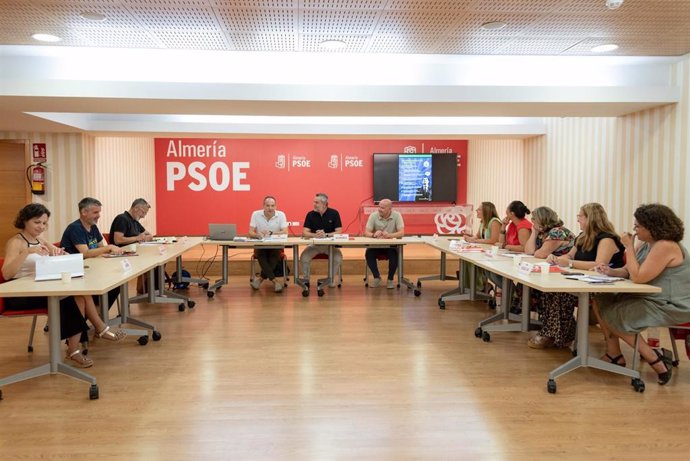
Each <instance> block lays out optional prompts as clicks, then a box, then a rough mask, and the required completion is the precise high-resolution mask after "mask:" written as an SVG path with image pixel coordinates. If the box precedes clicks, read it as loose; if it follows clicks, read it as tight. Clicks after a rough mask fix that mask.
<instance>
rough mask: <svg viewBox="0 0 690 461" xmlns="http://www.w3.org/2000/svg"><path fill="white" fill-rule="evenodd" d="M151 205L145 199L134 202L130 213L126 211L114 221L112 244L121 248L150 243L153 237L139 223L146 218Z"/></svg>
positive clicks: (111, 236)
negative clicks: (133, 244)
mask: <svg viewBox="0 0 690 461" xmlns="http://www.w3.org/2000/svg"><path fill="white" fill-rule="evenodd" d="M150 209H151V205H149V203H148V202H147V201H146V200H144V199H143V198H138V199H136V200H134V201H133V202H132V206H131V207H130V208H129V211H125V212H124V213H121V214H119V215H117V216H115V219H113V223H112V224H111V225H110V243H112V244H114V245H117V246H119V247H122V246H125V245H130V244H132V243H140V242H150V241H151V239H153V235H151V233H150V232H148V231H147V230H146V229H144V226H142V225H141V223H140V222H139V221H140V220H142V219H144V217H146V214H147V213H148V212H149V210H150Z"/></svg>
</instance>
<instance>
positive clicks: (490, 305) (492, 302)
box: [489, 299, 496, 309]
mask: <svg viewBox="0 0 690 461" xmlns="http://www.w3.org/2000/svg"><path fill="white" fill-rule="evenodd" d="M489 307H490V308H491V309H496V301H495V300H493V299H490V300H489Z"/></svg>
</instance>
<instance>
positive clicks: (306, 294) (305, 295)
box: [302, 290, 309, 298]
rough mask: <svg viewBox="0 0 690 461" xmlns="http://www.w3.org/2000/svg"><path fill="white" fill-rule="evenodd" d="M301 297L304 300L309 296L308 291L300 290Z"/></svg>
mask: <svg viewBox="0 0 690 461" xmlns="http://www.w3.org/2000/svg"><path fill="white" fill-rule="evenodd" d="M302 296H303V297H305V298H306V297H307V296H309V290H302Z"/></svg>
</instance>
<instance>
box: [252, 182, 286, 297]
mask: <svg viewBox="0 0 690 461" xmlns="http://www.w3.org/2000/svg"><path fill="white" fill-rule="evenodd" d="M285 233H287V219H286V218H285V213H283V212H282V211H278V210H276V199H275V197H273V196H271V195H267V196H266V197H264V208H263V209H262V210H256V211H255V212H254V213H252V217H251V220H250V221H249V237H251V238H257V239H264V238H267V237H270V236H271V235H274V234H285ZM281 252H282V251H281V250H279V249H275V248H274V249H265V248H256V249H255V250H254V254H255V255H256V259H257V261H259V266H261V276H259V277H254V280H252V281H251V285H252V288H254V289H255V290H258V289H259V286H260V285H261V282H263V281H264V276H265V278H267V279H268V280H270V281H271V282H273V288H274V291H275V292H276V293H279V292H281V291H283V283H282V282H278V281H277V280H276V276H275V270H276V267H277V266H278V264H279V263H280V256H281ZM283 276H285V274H283Z"/></svg>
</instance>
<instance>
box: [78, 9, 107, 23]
mask: <svg viewBox="0 0 690 461" xmlns="http://www.w3.org/2000/svg"><path fill="white" fill-rule="evenodd" d="M79 16H80V17H81V18H82V19H86V20H89V21H98V22H101V21H105V15H104V14H101V13H96V12H94V11H84V12H82V13H79Z"/></svg>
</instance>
